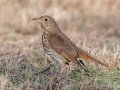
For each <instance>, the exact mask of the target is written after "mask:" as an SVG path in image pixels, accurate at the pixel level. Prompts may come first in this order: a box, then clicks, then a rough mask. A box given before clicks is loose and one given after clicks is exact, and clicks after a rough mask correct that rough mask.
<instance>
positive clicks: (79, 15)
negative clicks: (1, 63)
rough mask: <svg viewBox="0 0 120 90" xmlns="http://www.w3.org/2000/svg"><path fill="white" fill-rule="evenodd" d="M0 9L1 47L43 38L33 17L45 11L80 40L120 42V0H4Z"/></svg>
mask: <svg viewBox="0 0 120 90" xmlns="http://www.w3.org/2000/svg"><path fill="white" fill-rule="evenodd" d="M0 12H1V13H0V49H1V48H2V47H4V44H7V43H11V42H12V43H20V42H23V43H24V42H25V43H27V42H29V41H30V42H32V43H35V42H36V41H35V40H38V38H39V42H41V41H40V38H41V34H42V30H41V28H40V27H39V24H38V23H36V22H34V21H33V20H32V18H35V17H40V16H42V15H49V16H51V17H53V18H54V19H55V20H56V22H57V23H58V25H59V27H60V29H61V30H62V31H63V32H64V33H65V34H67V36H68V37H70V38H71V39H72V41H73V42H75V43H76V44H77V42H80V43H81V42H83V41H85V40H86V41H87V43H88V46H90V47H98V46H103V44H106V45H107V46H108V47H110V48H112V47H113V46H114V45H117V44H119V43H120V30H119V29H120V1H119V0H72V1H70V0H65V1H63V0H61V1H60V0H9V1H8V0H0Z"/></svg>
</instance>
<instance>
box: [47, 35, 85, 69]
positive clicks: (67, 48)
mask: <svg viewBox="0 0 120 90" xmlns="http://www.w3.org/2000/svg"><path fill="white" fill-rule="evenodd" d="M48 42H49V45H50V47H51V48H53V49H54V50H55V51H56V52H57V53H59V54H60V55H62V56H63V57H64V58H65V59H66V60H68V61H69V62H74V63H77V64H79V65H80V66H81V67H82V68H83V67H84V66H85V65H84V63H83V62H82V61H81V62H79V60H77V58H78V57H79V54H78V52H77V50H76V49H75V46H73V45H72V44H73V43H72V42H71V41H70V40H68V38H66V37H65V38H64V36H56V35H51V36H50V37H49V39H48Z"/></svg>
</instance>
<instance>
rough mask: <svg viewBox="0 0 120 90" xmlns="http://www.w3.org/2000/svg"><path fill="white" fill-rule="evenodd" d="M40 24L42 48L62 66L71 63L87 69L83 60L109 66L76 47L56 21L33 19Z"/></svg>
mask: <svg viewBox="0 0 120 90" xmlns="http://www.w3.org/2000/svg"><path fill="white" fill-rule="evenodd" d="M33 20H35V21H37V22H38V23H39V24H40V27H41V28H42V29H43V34H42V46H43V48H44V50H45V52H46V53H47V54H48V55H49V56H50V57H52V58H53V59H55V60H56V61H57V62H58V63H59V64H60V65H61V66H64V65H65V64H67V65H69V62H72V63H75V64H77V65H79V66H80V67H81V68H83V69H85V64H84V63H83V61H82V60H87V61H88V60H91V61H94V62H96V63H98V64H101V65H103V66H105V67H108V65H107V64H105V63H103V62H101V61H100V60H98V59H96V58H94V57H93V56H91V55H90V54H88V53H87V52H85V51H84V50H82V49H80V48H79V47H78V46H76V45H75V44H74V43H73V42H72V41H71V40H70V39H69V38H68V37H67V36H66V35H65V34H64V33H63V32H62V31H61V30H60V28H59V26H58V25H57V23H56V21H55V20H54V19H53V18H52V17H51V16H47V15H43V16H40V17H38V18H33Z"/></svg>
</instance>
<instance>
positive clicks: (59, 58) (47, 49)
mask: <svg viewBox="0 0 120 90" xmlns="http://www.w3.org/2000/svg"><path fill="white" fill-rule="evenodd" d="M42 44H43V48H44V50H45V52H46V53H47V54H48V55H49V56H50V57H52V58H53V59H55V60H56V61H58V62H59V63H60V64H64V63H65V62H66V59H65V58H64V57H63V56H62V55H60V54H58V53H57V52H56V51H55V50H54V49H52V48H51V47H50V46H49V43H48V40H47V39H45V38H43V41H42Z"/></svg>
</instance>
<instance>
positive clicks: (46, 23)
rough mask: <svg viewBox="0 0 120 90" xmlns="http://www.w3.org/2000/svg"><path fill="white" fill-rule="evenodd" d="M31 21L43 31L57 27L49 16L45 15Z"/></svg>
mask: <svg viewBox="0 0 120 90" xmlns="http://www.w3.org/2000/svg"><path fill="white" fill-rule="evenodd" d="M33 20H35V21H37V22H38V23H39V24H40V27H41V28H42V29H44V30H51V29H54V28H57V27H58V26H57V24H56V22H55V20H54V19H53V18H52V17H50V16H46V15H45V16H41V17H39V18H33ZM53 27H54V28H53Z"/></svg>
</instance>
